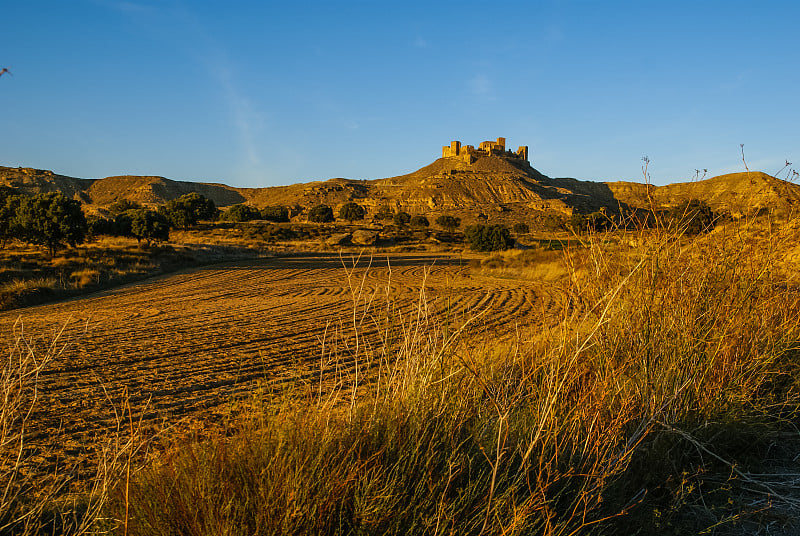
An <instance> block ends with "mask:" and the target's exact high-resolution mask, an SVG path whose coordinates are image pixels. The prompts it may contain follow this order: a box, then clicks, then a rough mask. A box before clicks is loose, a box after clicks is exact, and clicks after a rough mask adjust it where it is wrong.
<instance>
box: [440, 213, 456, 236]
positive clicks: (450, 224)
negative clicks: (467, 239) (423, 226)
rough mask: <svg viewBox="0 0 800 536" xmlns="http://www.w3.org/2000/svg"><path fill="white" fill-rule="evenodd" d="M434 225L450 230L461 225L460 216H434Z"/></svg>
mask: <svg viewBox="0 0 800 536" xmlns="http://www.w3.org/2000/svg"><path fill="white" fill-rule="evenodd" d="M436 225H438V226H439V227H442V228H444V229H447V230H448V231H451V232H452V231H455V230H456V229H458V227H459V226H460V225H461V218H456V217H455V216H449V215H447V214H442V215H441V216H439V217H438V218H436Z"/></svg>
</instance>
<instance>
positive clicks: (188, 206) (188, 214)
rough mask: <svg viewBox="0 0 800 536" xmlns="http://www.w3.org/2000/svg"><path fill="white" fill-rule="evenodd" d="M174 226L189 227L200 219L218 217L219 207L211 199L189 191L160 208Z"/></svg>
mask: <svg viewBox="0 0 800 536" xmlns="http://www.w3.org/2000/svg"><path fill="white" fill-rule="evenodd" d="M159 212H160V213H161V214H162V215H164V216H165V217H166V218H167V220H168V221H169V223H170V225H171V226H172V227H174V228H181V229H188V228H189V227H191V226H192V225H195V224H197V222H198V221H200V220H212V219H214V218H216V217H217V213H218V211H217V207H216V206H215V205H214V202H213V201H212V200H211V199H208V198H206V197H205V196H202V195H200V194H198V193H197V192H192V193H188V194H185V195H182V196H180V197H179V198H178V199H173V200H171V201H169V202H167V204H166V205H164V206H162V207H160V208H159Z"/></svg>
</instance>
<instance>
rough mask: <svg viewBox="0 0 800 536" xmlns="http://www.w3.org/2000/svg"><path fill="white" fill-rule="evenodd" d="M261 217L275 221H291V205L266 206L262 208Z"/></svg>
mask: <svg viewBox="0 0 800 536" xmlns="http://www.w3.org/2000/svg"><path fill="white" fill-rule="evenodd" d="M261 217H262V218H263V219H265V220H267V221H272V222H275V223H280V222H286V221H289V207H284V206H283V205H275V206H273V207H264V208H263V209H261Z"/></svg>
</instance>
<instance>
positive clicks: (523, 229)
mask: <svg viewBox="0 0 800 536" xmlns="http://www.w3.org/2000/svg"><path fill="white" fill-rule="evenodd" d="M514 232H515V233H516V234H518V235H521V234H528V233H530V232H531V228H530V226H529V225H528V224H527V223H525V222H517V223H515V224H514Z"/></svg>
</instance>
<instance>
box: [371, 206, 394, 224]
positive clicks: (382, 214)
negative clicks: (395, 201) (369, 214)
mask: <svg viewBox="0 0 800 536" xmlns="http://www.w3.org/2000/svg"><path fill="white" fill-rule="evenodd" d="M374 217H375V219H376V220H378V221H385V220H391V219H392V218H393V217H394V212H392V209H391V208H389V205H381V208H379V209H378V212H376V213H375V216H374Z"/></svg>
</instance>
